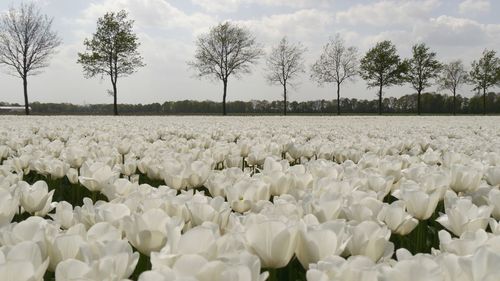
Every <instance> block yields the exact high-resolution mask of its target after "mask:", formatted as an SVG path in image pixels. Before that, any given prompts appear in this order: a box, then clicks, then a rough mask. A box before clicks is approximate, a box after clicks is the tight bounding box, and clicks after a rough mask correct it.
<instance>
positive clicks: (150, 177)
mask: <svg viewBox="0 0 500 281" xmlns="http://www.w3.org/2000/svg"><path fill="white" fill-rule="evenodd" d="M0 124H1V125H0V280H2V281H10V280H15V281H24V280H26V281H28V280H29V281H38V280H58V281H64V280H109V281H111V280H117V281H118V280H140V281H153V280H155V281H156V280H165V281H166V280H190V281H191V280H193V281H194V280H200V281H208V280H225V281H233V280H244V281H260V280H262V281H263V280H309V281H328V280H339V281H392V280H395V281H399V280H401V281H403V280H404V281H406V280H412V281H420V280H422V281H424V280H425V281H494V280H499V278H500V277H499V276H500V266H499V265H500V225H499V220H500V190H499V187H500V117H494V116H491V117H430V116H429V117H415V116H411V117H410V116H399V117H388V116H384V117H373V116H359V117H357V116H349V117H286V118H284V117H225V118H222V117H206V116H200V117H192V116H191V117H187V116H186V117H67V116H61V117H43V116H42V117H41V116H31V117H19V116H0Z"/></svg>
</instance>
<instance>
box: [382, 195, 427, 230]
mask: <svg viewBox="0 0 500 281" xmlns="http://www.w3.org/2000/svg"><path fill="white" fill-rule="evenodd" d="M378 219H379V220H380V221H382V222H384V223H385V224H386V225H387V227H388V228H389V229H390V230H391V231H392V232H393V233H396V234H398V235H407V234H408V233H410V232H412V231H413V229H415V227H416V226H417V225H418V220H417V219H415V218H413V217H412V216H411V215H410V214H408V213H407V212H406V206H405V204H404V202H403V201H400V200H398V201H394V202H393V203H391V204H390V205H388V204H384V207H383V208H382V210H381V211H380V213H379V214H378Z"/></svg>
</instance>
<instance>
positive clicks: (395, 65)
mask: <svg viewBox="0 0 500 281" xmlns="http://www.w3.org/2000/svg"><path fill="white" fill-rule="evenodd" d="M360 68H361V73H360V74H361V77H362V78H363V79H364V80H366V81H367V83H368V87H370V88H373V87H380V88H382V87H384V86H386V87H388V86H393V85H401V84H402V83H403V82H404V81H405V77H404V74H405V73H406V72H407V70H408V65H407V63H405V62H403V61H401V58H400V57H399V55H398V54H397V50H396V46H394V44H392V42H391V41H387V40H386V41H382V42H379V43H377V45H376V46H375V47H373V48H371V49H370V50H369V51H368V52H367V53H366V55H365V56H364V57H363V58H362V59H361V66H360ZM379 94H381V93H379Z"/></svg>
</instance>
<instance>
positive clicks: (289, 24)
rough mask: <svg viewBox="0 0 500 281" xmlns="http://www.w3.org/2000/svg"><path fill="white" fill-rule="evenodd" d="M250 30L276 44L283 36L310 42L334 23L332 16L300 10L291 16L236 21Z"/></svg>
mask: <svg viewBox="0 0 500 281" xmlns="http://www.w3.org/2000/svg"><path fill="white" fill-rule="evenodd" d="M236 22H237V23H240V24H242V25H243V26H246V27H248V28H250V29H251V30H252V31H253V32H255V34H257V35H258V36H259V37H260V38H261V39H263V40H265V41H268V42H274V41H277V40H279V39H280V38H281V37H282V36H285V35H287V36H289V37H290V38H292V39H298V40H308V39H310V38H311V37H312V36H313V35H315V34H318V33H320V32H321V31H324V30H325V29H326V27H327V26H328V25H329V24H331V23H332V14H331V13H329V12H326V11H320V10H316V9H304V10H298V11H296V12H294V13H290V14H277V15H272V16H266V17H262V18H259V19H252V20H245V21H236Z"/></svg>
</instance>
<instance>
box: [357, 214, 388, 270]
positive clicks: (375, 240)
mask: <svg viewBox="0 0 500 281" xmlns="http://www.w3.org/2000/svg"><path fill="white" fill-rule="evenodd" d="M351 233H352V238H351V240H350V241H349V243H348V244H347V250H348V251H349V253H350V254H351V255H363V256H367V257H369V258H370V259H372V260H373V261H374V262H377V261H378V260H379V259H381V258H382V257H390V256H391V255H392V252H393V251H394V245H393V244H392V242H389V238H390V237H391V231H390V230H389V229H388V228H387V226H385V225H384V226H380V225H379V224H377V223H376V222H373V221H363V222H361V223H359V224H358V225H355V226H353V227H352V228H351Z"/></svg>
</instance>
